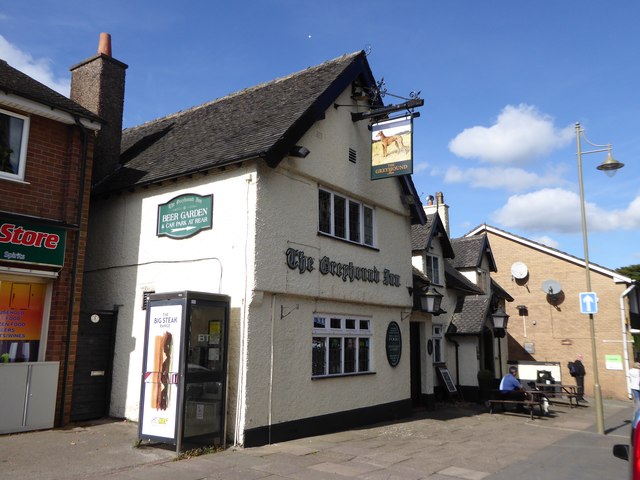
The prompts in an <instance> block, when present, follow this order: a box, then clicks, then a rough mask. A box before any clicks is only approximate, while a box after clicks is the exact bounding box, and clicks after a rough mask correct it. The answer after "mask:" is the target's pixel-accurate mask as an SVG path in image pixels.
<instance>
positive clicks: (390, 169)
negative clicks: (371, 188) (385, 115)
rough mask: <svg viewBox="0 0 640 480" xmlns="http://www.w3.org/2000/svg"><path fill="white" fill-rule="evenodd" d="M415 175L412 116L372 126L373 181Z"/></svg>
mask: <svg viewBox="0 0 640 480" xmlns="http://www.w3.org/2000/svg"><path fill="white" fill-rule="evenodd" d="M412 173H413V119H412V117H411V115H407V116H405V117H399V118H394V119H392V120H384V121H382V122H377V123H374V124H372V125H371V179H372V180H378V179H380V178H389V177H398V176H400V175H410V174H412Z"/></svg>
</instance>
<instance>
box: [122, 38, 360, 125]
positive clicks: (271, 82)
mask: <svg viewBox="0 0 640 480" xmlns="http://www.w3.org/2000/svg"><path fill="white" fill-rule="evenodd" d="M362 52H363V50H359V51H357V52H352V53H345V54H342V55H340V56H339V57H335V58H333V59H331V60H327V61H325V62H322V63H320V64H318V65H312V66H310V67H307V68H305V69H302V70H298V71H296V72H292V73H289V74H287V75H284V76H282V77H278V78H274V79H272V80H268V81H266V82H262V83H259V84H257V85H252V86H250V87H246V88H243V89H240V90H236V91H235V92H231V93H229V94H227V95H225V96H223V97H218V98H215V99H213V100H209V101H207V102H205V103H202V104H200V105H195V106H192V107H189V108H186V109H184V110H178V111H177V112H173V113H170V114H168V115H165V116H163V117H158V118H154V119H152V120H149V121H147V122H144V123H141V124H139V125H135V126H133V127H128V128H125V129H124V130H123V132H131V131H134V130H137V129H138V128H143V127H148V126H150V125H153V124H155V123H160V122H163V121H166V120H171V119H175V118H177V117H181V116H183V115H186V114H188V113H193V112H195V111H197V110H200V109H203V108H207V107H209V106H211V105H213V104H215V103H218V102H222V101H223V100H228V99H232V98H234V97H238V96H240V95H243V94H246V93H248V92H250V91H255V90H259V89H261V88H265V87H267V86H269V85H275V84H277V83H280V82H283V81H285V80H289V79H291V78H293V77H295V76H297V75H301V74H303V73H308V72H310V71H313V70H319V69H320V68H322V67H325V66H327V65H329V64H332V63H335V62H338V61H343V60H345V59H347V58H349V57H353V58H355V57H357V56H358V55H360V54H361V53H362Z"/></svg>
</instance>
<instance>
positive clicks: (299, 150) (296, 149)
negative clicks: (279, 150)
mask: <svg viewBox="0 0 640 480" xmlns="http://www.w3.org/2000/svg"><path fill="white" fill-rule="evenodd" d="M309 153H311V152H310V151H309V149H308V148H307V147H303V146H301V145H294V146H293V148H292V149H291V151H290V152H289V155H291V156H292V157H298V158H305V157H306V156H307V155H309Z"/></svg>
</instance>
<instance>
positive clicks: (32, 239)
mask: <svg viewBox="0 0 640 480" xmlns="http://www.w3.org/2000/svg"><path fill="white" fill-rule="evenodd" d="M66 238H67V233H66V231H65V230H64V229H62V228H57V227H51V226H48V225H37V224H33V223H25V222H22V221H20V220H8V219H1V218H0V260H5V261H8V262H18V263H28V264H33V265H47V266H54V267H60V268H62V266H63V265H64V249H65V241H66Z"/></svg>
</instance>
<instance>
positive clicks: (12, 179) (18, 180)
mask: <svg viewBox="0 0 640 480" xmlns="http://www.w3.org/2000/svg"><path fill="white" fill-rule="evenodd" d="M0 180H6V181H7V182H11V183H22V184H23V185H31V182H27V181H25V180H22V179H20V178H10V177H5V176H2V175H0Z"/></svg>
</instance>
